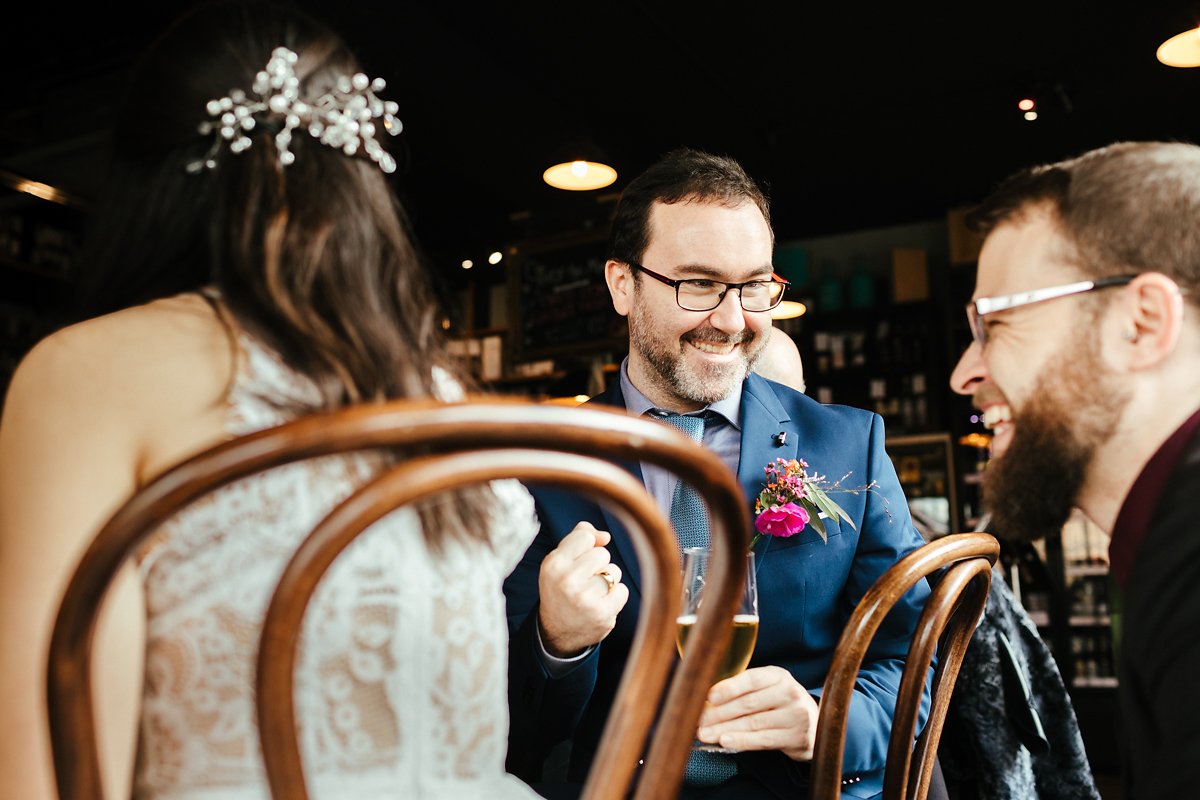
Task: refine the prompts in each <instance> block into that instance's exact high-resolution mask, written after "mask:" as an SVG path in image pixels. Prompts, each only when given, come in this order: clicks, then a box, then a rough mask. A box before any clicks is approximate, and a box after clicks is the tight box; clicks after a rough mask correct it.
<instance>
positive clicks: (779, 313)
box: [771, 300, 808, 319]
mask: <svg viewBox="0 0 1200 800" xmlns="http://www.w3.org/2000/svg"><path fill="white" fill-rule="evenodd" d="M806 311H808V306H806V305H804V303H801V302H799V301H797V300H784V301H783V302H782V303H780V304H779V305H777V306H775V308H773V309H771V319H792V318H793V317H800V316H803V315H804V312H806Z"/></svg>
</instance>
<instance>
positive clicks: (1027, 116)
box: [1025, 111, 1038, 122]
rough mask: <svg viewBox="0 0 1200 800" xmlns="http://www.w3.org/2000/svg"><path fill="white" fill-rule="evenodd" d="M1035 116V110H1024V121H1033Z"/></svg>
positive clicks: (1036, 116)
mask: <svg viewBox="0 0 1200 800" xmlns="http://www.w3.org/2000/svg"><path fill="white" fill-rule="evenodd" d="M1037 118H1038V113H1037V112H1036V111H1026V112H1025V121H1026V122H1033V121H1034V120H1035V119H1037Z"/></svg>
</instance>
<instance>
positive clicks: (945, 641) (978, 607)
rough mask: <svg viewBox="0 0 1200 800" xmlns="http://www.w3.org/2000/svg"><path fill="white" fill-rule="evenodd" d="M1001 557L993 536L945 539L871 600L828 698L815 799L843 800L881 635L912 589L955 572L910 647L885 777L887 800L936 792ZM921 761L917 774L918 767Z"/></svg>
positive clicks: (837, 666) (845, 642) (903, 563)
mask: <svg viewBox="0 0 1200 800" xmlns="http://www.w3.org/2000/svg"><path fill="white" fill-rule="evenodd" d="M999 555H1000V544H999V542H997V541H996V539H995V538H994V537H992V536H991V535H989V534H986V533H955V534H949V535H946V536H942V537H940V538H938V539H935V540H933V541H932V542H929V543H927V544H925V545H923V546H922V547H919V548H918V549H917V550H915V551H913V552H911V553H909V554H908V555H907V556H905V557H904V558H902V559H900V561H898V562H896V563H895V564H893V565H892V566H891V567H890V568H889V569H888V570H887V572H885V573H884V574H883V575H882V576H880V578H879V580H877V581H876V582H875V585H874V586H872V587H871V588H870V589H869V590H868V591H867V593H866V594H865V595H864V596H863V598H862V600H861V601H860V602H859V604H858V606H857V607H856V608H855V609H854V613H853V614H852V615H851V616H850V621H849V623H848V624H847V625H846V628H845V630H844V631H843V632H842V637H841V639H840V640H839V641H838V645H837V648H836V650H835V652H834V659H833V664H832V665H831V666H830V671H829V676H828V677H827V678H826V681H825V688H824V691H823V692H822V695H821V705H820V708H821V713H820V717H819V718H818V721H817V741H816V746H815V748H814V752H813V769H812V775H811V779H812V780H811V785H810V788H809V796H810V797H819V798H822V800H826V798H829V799H830V800H837V798H838V797H840V796H841V777H842V758H843V755H844V752H845V744H846V724H847V718H848V712H849V708H850V698H851V696H852V695H853V693H854V684H855V681H856V680H857V678H858V671H859V669H861V667H862V662H863V659H864V658H865V657H866V653H867V648H868V647H869V646H870V644H871V639H872V638H873V637H874V636H875V632H876V631H877V630H878V629H879V626H880V625H881V624H882V623H883V620H884V618H885V617H886V616H887V614H888V612H889V611H891V609H892V607H893V606H894V605H895V604H896V602H897V601H898V600H899V599H900V598H901V597H903V595H904V594H905V593H906V592H907V591H908V590H909V589H911V588H912V587H913V586H915V585H916V584H917V582H918V581H920V580H921V579H922V578H927V577H929V576H931V575H933V574H934V573H935V572H937V571H938V570H940V569H942V568H947V569H946V571H945V573H944V574H943V575H942V576H941V578H940V579H939V580H938V581H937V583H936V585H934V586H933V587H932V591H931V593H930V596H929V598H928V600H927V601H926V604H925V609H924V611H923V612H922V613H921V616H920V619H919V620H918V622H917V628H916V631H915V632H914V634H913V639H912V643H911V644H910V646H909V650H908V657H907V660H906V662H905V665H904V672H903V675H902V676H901V679H900V688H899V690H898V692H897V697H896V711H895V715H894V716H893V720H892V732H891V737H890V738H889V740H888V756H887V769H886V772H885V773H884V785H883V796H884V797H885V798H888V800H905V798H909V797H911V798H913V799H914V800H924V798H925V796H926V794H927V793H928V791H929V780H930V777H931V775H932V770H933V762H934V759H935V758H936V756H937V744H938V740H939V739H940V738H941V733H942V725H943V723H944V722H945V719H946V711H947V709H948V707H949V702H950V696H951V694H952V693H953V692H954V683H955V680H956V679H957V678H958V670H959V667H960V666H961V665H962V659H963V655H964V654H965V653H966V649H967V645H968V644H969V643H970V641H971V635H972V634H973V633H974V632H975V626H976V625H977V624H978V622H979V618H980V617H981V616H982V614H983V609H984V605H985V604H986V603H987V596H988V591H989V590H990V588H991V575H992V572H991V570H992V565H993V564H995V563H996V559H997V558H998V557H999ZM939 643H940V644H941V652H940V653H939V652H938V650H939ZM935 656H938V662H937V666H936V667H935V669H934V677H933V692H932V700H931V703H930V708H929V717H928V719H927V720H926V723H925V727H924V729H923V730H922V731H921V735H920V737H919V738H918V739H917V740H916V745H915V747H914V745H913V740H914V736H915V735H916V727H917V717H918V714H919V710H920V705H921V698H922V695H923V694H924V691H925V679H926V676H927V675H928V672H929V668H930V667H931V666H933V660H934V657H935ZM914 756H915V757H916V761H917V767H916V769H915V770H913V769H912V768H911V765H912V761H913V758H914Z"/></svg>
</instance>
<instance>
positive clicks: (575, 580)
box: [538, 522, 629, 658]
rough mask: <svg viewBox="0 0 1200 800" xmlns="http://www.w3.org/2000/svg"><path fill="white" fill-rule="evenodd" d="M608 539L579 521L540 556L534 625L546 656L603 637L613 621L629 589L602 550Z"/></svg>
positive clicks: (575, 649) (567, 653) (572, 652)
mask: <svg viewBox="0 0 1200 800" xmlns="http://www.w3.org/2000/svg"><path fill="white" fill-rule="evenodd" d="M611 539H612V536H611V534H609V533H608V532H607V531H598V530H596V529H595V528H594V527H593V526H592V525H591V523H588V522H581V523H579V524H578V525H576V526H575V529H574V530H573V531H571V532H570V533H569V534H567V535H566V536H565V537H564V538H563V540H562V541H561V542H559V543H558V547H556V548H554V550H553V551H551V552H550V554H549V555H547V556H546V557H545V558H544V559H543V560H542V567H541V570H540V571H539V573H538V591H539V592H540V593H541V602H540V604H539V606H538V623H539V624H540V625H541V631H542V644H543V645H545V647H546V650H547V651H548V652H549V653H550V655H552V656H557V657H559V658H567V657H570V656H573V655H576V654H578V653H580V652H582V651H583V650H585V649H586V648H588V647H591V646H592V645H594V644H596V643H597V642H599V641H600V640H601V639H603V638H604V637H605V636H608V634H609V632H610V631H612V629H613V626H614V625H616V624H617V614H618V613H619V612H620V611H621V609H622V608H624V607H625V603H626V601H628V600H629V589H628V588H627V587H626V586H625V585H624V584H623V583H621V568H620V567H618V566H617V565H616V564H613V563H612V559H611V558H610V557H609V553H608V550H607V549H605V545H607V544H608V543H609V541H610V540H611ZM602 573H607V574H608V576H609V577H608V578H605V577H604V575H603V574H602Z"/></svg>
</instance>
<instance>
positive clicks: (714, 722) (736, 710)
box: [698, 667, 817, 761]
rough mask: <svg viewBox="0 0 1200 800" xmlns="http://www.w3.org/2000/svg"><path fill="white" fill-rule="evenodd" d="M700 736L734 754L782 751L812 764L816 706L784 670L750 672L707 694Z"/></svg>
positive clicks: (771, 669) (762, 668)
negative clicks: (756, 751) (754, 751)
mask: <svg viewBox="0 0 1200 800" xmlns="http://www.w3.org/2000/svg"><path fill="white" fill-rule="evenodd" d="M698 736H699V738H700V740H701V741H704V742H709V743H714V744H720V745H721V746H722V747H728V748H730V749H733V750H782V751H783V752H784V754H785V755H787V756H788V757H789V758H792V759H795V760H796V761H811V760H812V755H813V746H814V745H815V744H816V736H817V701H816V700H814V699H813V697H812V695H810V694H809V693H808V692H807V691H805V689H804V687H803V686H801V685H800V684H799V683H797V682H796V679H795V678H793V677H792V673H790V672H788V671H787V670H786V669H783V668H781V667H755V668H754V669H748V670H746V671H745V672H742V673H741V674H739V675H734V676H733V677H732V678H727V679H726V680H723V681H721V682H720V683H718V684H717V685H715V686H713V687H712V689H710V690H709V692H708V702H707V703H706V704H705V706H704V712H703V713H702V714H701V715H700V731H699V734H698Z"/></svg>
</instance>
